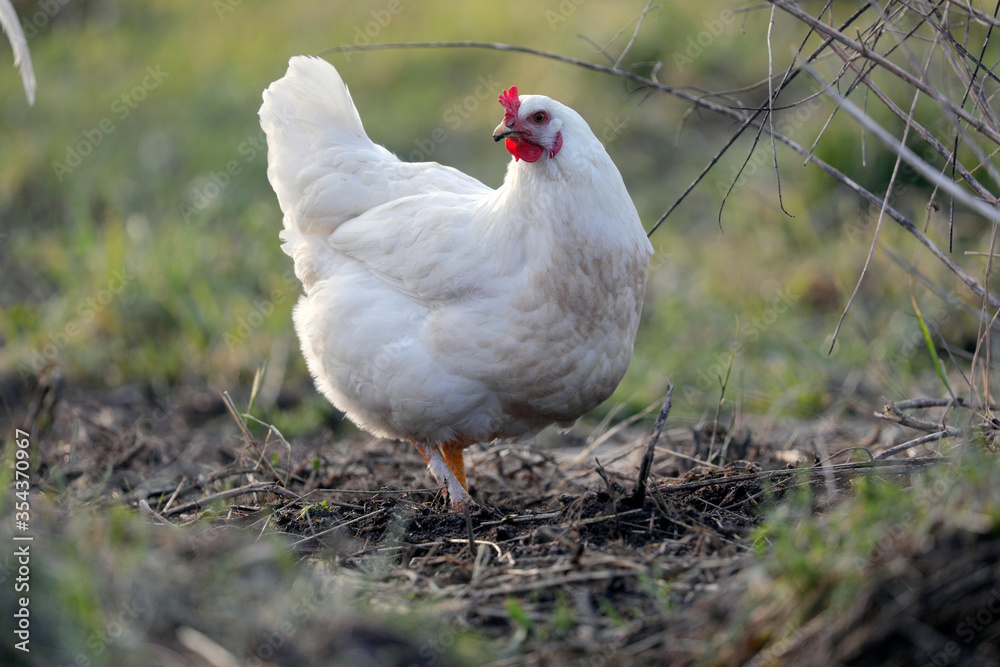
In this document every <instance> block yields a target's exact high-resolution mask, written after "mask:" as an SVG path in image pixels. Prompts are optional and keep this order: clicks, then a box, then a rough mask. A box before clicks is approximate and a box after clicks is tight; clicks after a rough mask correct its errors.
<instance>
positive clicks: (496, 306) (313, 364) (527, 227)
mask: <svg viewBox="0 0 1000 667" xmlns="http://www.w3.org/2000/svg"><path fill="white" fill-rule="evenodd" d="M500 103H501V104H502V106H503V110H504V116H503V121H502V122H501V123H500V125H499V126H497V128H496V130H494V132H493V139H494V140H496V141H500V140H501V139H503V140H505V143H506V147H507V150H508V151H510V153H511V154H512V156H513V159H512V160H511V162H510V165H509V167H508V169H507V175H506V178H505V179H504V183H503V185H502V186H501V187H500V188H499V189H497V190H493V189H491V188H489V187H487V186H486V185H484V184H483V183H481V182H480V181H478V180H476V179H474V178H472V177H470V176H467V175H465V174H463V173H461V172H459V171H457V170H455V169H452V168H450V167H444V166H441V165H439V164H437V163H435V162H421V163H407V162H402V161H400V160H399V159H398V158H397V157H396V156H395V155H393V154H392V153H390V152H389V151H388V150H386V149H385V148H383V147H382V146H378V145H376V144H375V143H373V142H372V141H371V140H370V139H369V138H368V136H367V134H365V130H364V128H363V127H362V124H361V119H360V117H359V116H358V112H357V109H356V108H355V106H354V102H353V101H352V99H351V96H350V93H349V92H348V89H347V86H346V85H345V84H344V82H343V80H342V79H341V78H340V75H339V74H338V73H337V71H336V69H334V67H333V66H332V65H330V64H329V63H327V62H326V61H324V60H321V59H318V58H311V57H301V56H300V57H295V58H292V59H291V61H290V62H289V66H288V72H287V73H286V74H285V76H284V77H283V78H281V79H279V80H278V81H275V82H274V83H272V84H271V85H270V87H268V89H267V90H265V91H264V103H263V106H261V109H260V120H261V126H262V127H263V129H264V132H265V134H266V135H267V147H268V169H267V175H268V179H269V180H270V182H271V185H272V187H273V188H274V191H275V193H276V194H277V196H278V203H279V205H280V207H281V211H282V213H283V215H284V220H283V224H284V230H283V231H282V232H281V235H280V238H281V239H282V240H283V241H284V244H283V245H282V249H283V250H284V251H285V252H286V253H287V254H288V255H290V256H291V257H292V259H293V260H294V262H295V274H296V276H298V278H299V280H301V281H302V286H303V288H304V294H303V295H302V297H301V298H300V300H299V302H298V304H297V305H296V306H295V310H294V315H293V319H294V322H295V330H296V332H297V333H298V336H299V340H300V342H301V345H302V353H303V355H304V356H305V360H306V363H307V365H308V367H309V370H310V372H311V373H312V376H313V378H314V379H315V382H316V386H317V387H318V388H319V390H320V391H321V392H322V393H323V394H324V395H325V396H326V397H327V398H328V399H329V400H330V401H331V402H332V403H333V404H334V405H335V406H336V407H337V408H338V409H340V410H341V411H342V412H344V413H345V414H346V415H347V416H348V417H349V418H350V419H351V420H352V421H353V422H354V423H355V424H357V425H358V426H359V427H361V428H362V429H364V430H366V431H369V432H370V433H373V434H375V435H377V436H380V437H384V438H391V439H399V440H410V441H412V442H413V443H414V444H415V445H416V447H417V449H418V450H419V452H420V454H421V455H422V457H423V458H424V461H426V463H427V466H428V467H429V468H430V471H431V473H432V474H433V476H434V478H435V479H436V480H437V482H438V484H440V485H441V486H443V487H444V488H445V489H446V490H447V494H448V496H449V499H450V502H451V505H452V507H458V506H461V505H462V504H464V503H466V502H468V501H469V499H470V498H469V494H468V492H467V488H468V487H467V485H466V480H465V463H464V460H463V453H462V452H463V449H464V448H465V447H468V446H469V445H472V444H473V443H477V442H490V441H493V440H497V439H501V438H512V437H518V436H527V435H533V434H535V433H537V432H538V431H540V430H541V429H543V428H544V427H546V426H548V425H549V424H553V423H556V424H561V425H569V424H571V423H573V422H574V421H575V420H576V419H577V418H578V417H580V416H581V415H583V414H584V413H586V412H587V411H589V410H591V409H593V408H594V407H596V406H597V405H598V404H600V403H601V402H602V401H604V400H605V399H606V398H608V397H609V396H610V395H611V393H612V392H613V391H614V390H615V388H616V387H617V386H618V383H619V382H620V381H621V379H622V376H623V375H624V374H625V371H626V369H627V368H628V365H629V362H630V361H631V359H632V350H633V345H634V342H635V335H636V329H637V327H638V325H639V313H640V309H641V305H642V297H643V291H644V289H645V284H646V274H647V272H648V268H649V256H650V254H652V252H653V249H652V246H651V245H650V243H649V241H648V240H647V238H646V235H645V233H644V231H643V228H642V224H641V223H640V221H639V216H638V214H637V213H636V209H635V206H634V205H633V204H632V200H631V199H630V197H629V195H628V192H627V191H626V189H625V184H624V183H623V181H622V177H621V175H620V174H619V173H618V170H617V169H616V168H615V165H614V163H612V161H611V158H610V157H608V154H607V153H606V152H605V150H604V147H603V146H602V145H601V143H600V142H599V141H598V140H597V138H596V137H595V136H594V134H593V132H591V130H590V128H589V127H588V125H587V123H586V121H584V120H583V118H581V117H580V115H579V114H577V113H576V112H575V111H573V110H572V109H570V108H569V107H566V106H564V105H562V104H560V103H558V102H556V101H554V100H551V99H549V98H547V97H543V96H541V95H518V92H517V88H511V89H509V90H507V91H504V92H503V93H502V94H501V95H500Z"/></svg>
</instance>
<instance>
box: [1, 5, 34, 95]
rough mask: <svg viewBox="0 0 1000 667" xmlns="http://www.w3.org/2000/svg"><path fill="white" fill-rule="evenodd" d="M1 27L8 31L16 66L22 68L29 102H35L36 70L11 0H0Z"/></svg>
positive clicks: (22, 78)
mask: <svg viewBox="0 0 1000 667" xmlns="http://www.w3.org/2000/svg"><path fill="white" fill-rule="evenodd" d="M0 28H3V31H4V32H5V33H7V39H9V40H10V48H11V50H12V51H13V52H14V66H15V67H18V68H20V71H21V83H22V84H23V85H24V94H25V95H26V96H27V97H28V104H29V105H34V104H35V70H34V68H33V67H32V66H31V51H29V50H28V40H27V39H25V37H24V31H23V30H21V24H20V23H18V21H17V12H16V11H14V5H12V4H10V0H0Z"/></svg>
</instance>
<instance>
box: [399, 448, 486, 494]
mask: <svg viewBox="0 0 1000 667" xmlns="http://www.w3.org/2000/svg"><path fill="white" fill-rule="evenodd" d="M412 442H413V445H414V446H415V447H416V448H417V451H418V452H420V456H421V458H423V459H424V463H426V464H427V468H428V469H429V470H430V471H431V474H432V475H434V479H435V480H437V483H438V484H440V485H441V486H443V487H444V488H445V490H446V492H447V493H448V501H449V505H450V506H451V508H452V509H459V508H461V507H462V506H463V505H465V504H466V503H468V502H471V501H472V497H471V496H469V492H468V490H467V487H466V485H465V459H464V457H463V456H462V449H463V448H462V445H460V444H458V443H457V442H446V443H444V444H441V445H430V444H427V443H424V442H417V441H416V440H413V441H412Z"/></svg>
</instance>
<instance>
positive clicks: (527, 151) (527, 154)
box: [504, 137, 545, 162]
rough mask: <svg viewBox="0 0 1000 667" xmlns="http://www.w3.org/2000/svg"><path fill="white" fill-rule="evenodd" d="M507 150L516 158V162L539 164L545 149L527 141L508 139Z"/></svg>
mask: <svg viewBox="0 0 1000 667" xmlns="http://www.w3.org/2000/svg"><path fill="white" fill-rule="evenodd" d="M504 145H505V146H506V147H507V150H508V151H510V154H511V155H513V156H514V160H515V161H517V160H524V161H525V162H537V161H538V159H539V158H540V157H542V153H544V152H545V149H544V148H542V147H541V146H539V145H538V144H532V143H529V142H527V141H517V140H516V139H512V138H511V137H507V140H506V141H505V142H504Z"/></svg>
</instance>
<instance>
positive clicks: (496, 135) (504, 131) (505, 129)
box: [493, 120, 517, 141]
mask: <svg viewBox="0 0 1000 667" xmlns="http://www.w3.org/2000/svg"><path fill="white" fill-rule="evenodd" d="M516 131H517V130H515V129H514V122H513V121H511V123H510V125H508V124H507V121H506V120H504V121H503V122H501V123H500V124H499V125H497V129H495V130H493V141H500V140H501V139H504V138H506V137H508V136H510V135H512V134H514V133H515V132H516Z"/></svg>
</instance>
